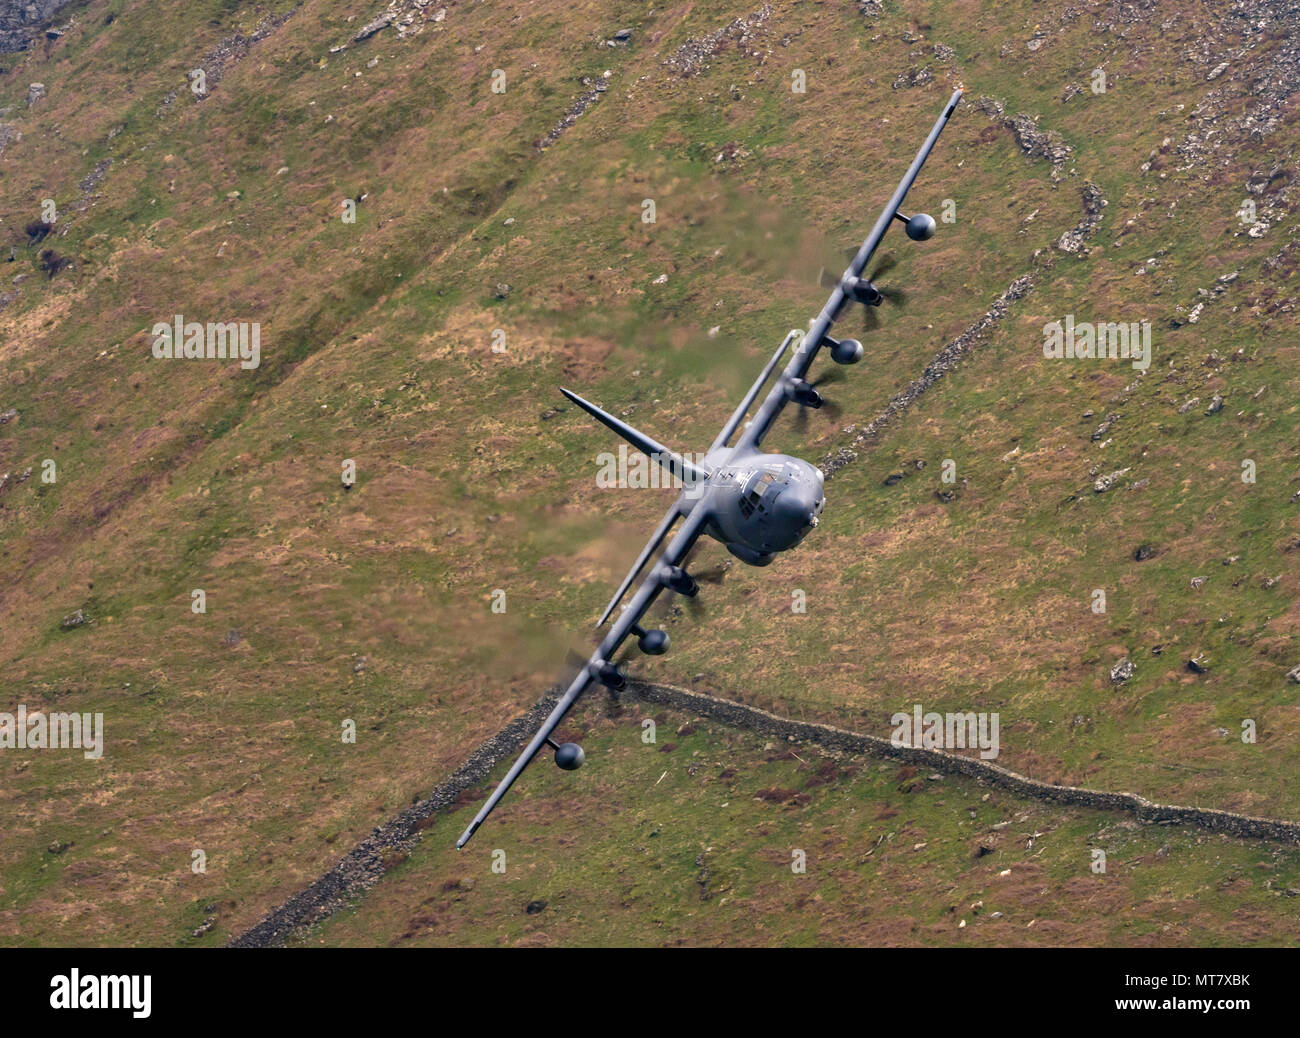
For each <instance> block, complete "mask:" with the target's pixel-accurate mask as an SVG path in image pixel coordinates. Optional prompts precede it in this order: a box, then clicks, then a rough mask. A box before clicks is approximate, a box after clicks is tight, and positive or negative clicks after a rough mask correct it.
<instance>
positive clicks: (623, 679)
mask: <svg viewBox="0 0 1300 1038" xmlns="http://www.w3.org/2000/svg"><path fill="white" fill-rule="evenodd" d="M596 680H597V681H599V682H600V683H601V684H602V685H604V686H605V687H606V688H611V689H613V690H614V691H615V692H617V691H618V690H619V689H621V688H623V687H625V686H626V685H627V675H625V674H624V673H623V672H622V671H621V670H619V669H618V667H616V666H615V665H614V664H612V663H610V662H609V661H608V660H606V661H605V662H604V663H602V664H601V665H600V666H599V667H597V668H596Z"/></svg>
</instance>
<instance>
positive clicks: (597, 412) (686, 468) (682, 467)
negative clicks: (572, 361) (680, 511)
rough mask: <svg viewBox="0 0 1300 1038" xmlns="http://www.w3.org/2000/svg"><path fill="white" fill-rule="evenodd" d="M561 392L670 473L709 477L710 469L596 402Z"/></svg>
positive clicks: (686, 478) (691, 479) (692, 479)
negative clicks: (589, 401) (603, 408)
mask: <svg viewBox="0 0 1300 1038" xmlns="http://www.w3.org/2000/svg"><path fill="white" fill-rule="evenodd" d="M560 392H561V393H563V394H564V395H565V396H566V397H567V398H568V399H570V400H572V401H573V402H574V403H575V404H577V405H578V406H579V407H581V408H582V409H583V410H584V411H586V412H587V414H589V415H591V416H592V417H593V418H594V419H596V421H598V422H600V423H602V424H603V425H607V426H609V428H611V429H613V430H614V431H615V432H616V433H618V434H619V435H620V436H621V437H623V439H625V440H627V442H628V443H630V444H631V445H632V446H633V447H635V448H636V449H637V450H639V451H640V452H641V453H642V454H644V455H645V456H646V457H648V458H649V459H650V460H651V461H654V462H657V463H658V464H659V465H662V466H663V467H664V468H665V469H666V470H667V471H668V472H669V473H671V474H672V475H674V476H676V477H677V478H678V479H680V480H681V481H682V482H683V483H686V484H691V483H702V482H703V481H704V480H706V479H708V478H709V473H708V470H706V469H703V468H701V467H700V466H698V465H696V464H694V463H692V462H689V461H687V460H686V459H685V458H683V457H682V456H681V455H680V454H678V453H677V452H676V451H670V450H669V449H668V448H667V447H665V446H664V445H663V444H662V443H660V442H659V441H658V440H652V439H651V438H650V437H649V436H647V435H646V434H645V433H643V432H639V431H638V430H636V429H633V428H632V426H630V425H628V424H627V423H626V422H620V421H619V420H618V419H617V418H615V417H614V416H613V415H612V414H608V413H606V412H605V411H602V410H601V409H600V408H599V407H597V406H596V405H595V404H592V403H588V402H587V401H586V400H583V399H582V397H580V396H578V394H577V393H570V392H569V391H568V390H567V389H561V390H560Z"/></svg>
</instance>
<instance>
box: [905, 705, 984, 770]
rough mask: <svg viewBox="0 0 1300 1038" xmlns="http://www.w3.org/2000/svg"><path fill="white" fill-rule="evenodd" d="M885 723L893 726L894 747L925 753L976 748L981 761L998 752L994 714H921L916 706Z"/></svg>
mask: <svg viewBox="0 0 1300 1038" xmlns="http://www.w3.org/2000/svg"><path fill="white" fill-rule="evenodd" d="M889 723H890V724H891V725H893V726H894V731H893V734H892V735H890V737H889V741H890V743H892V744H893V745H894V746H920V747H923V748H924V749H927V750H965V749H972V750H973V749H976V748H978V749H979V751H980V757H981V758H982V759H983V760H995V759H996V758H997V755H998V752H999V750H1000V744H999V742H998V729H999V726H1000V723H1001V722H1000V719H999V716H998V715H997V714H986V713H976V712H975V711H973V710H968V711H966V712H964V713H956V714H940V713H934V712H930V713H925V712H923V711H922V709H921V704H920V703H917V704H916V705H915V706H913V707H912V712H911V713H910V714H906V713H901V712H900V713H897V714H894V715H893V716H892V717H891V718H890V719H889Z"/></svg>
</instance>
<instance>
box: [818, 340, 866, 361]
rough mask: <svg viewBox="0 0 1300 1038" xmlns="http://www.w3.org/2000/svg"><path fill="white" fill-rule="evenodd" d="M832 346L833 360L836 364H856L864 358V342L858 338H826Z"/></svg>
mask: <svg viewBox="0 0 1300 1038" xmlns="http://www.w3.org/2000/svg"><path fill="white" fill-rule="evenodd" d="M826 341H827V342H828V343H830V347H831V360H833V361H835V363H836V364H856V363H857V362H858V361H860V360H861V359H862V343H860V342H858V340H857V339H840V340H839V341H838V342H837V341H836V340H835V339H832V338H830V337H829V336H828V337H827V338H826Z"/></svg>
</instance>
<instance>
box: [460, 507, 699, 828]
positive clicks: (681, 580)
mask: <svg viewBox="0 0 1300 1038" xmlns="http://www.w3.org/2000/svg"><path fill="white" fill-rule="evenodd" d="M673 507H674V508H676V507H677V506H676V505H674V506H673ZM670 515H671V513H670ZM709 518H710V514H709V511H708V509H707V508H706V507H705V506H704V503H703V502H700V503H698V504H697V505H696V506H695V509H694V510H693V511H692V512H691V513H690V514H689V515H687V517H686V521H685V522H683V523H682V525H681V528H680V529H678V531H677V533H676V534H675V535H674V536H673V539H672V540H671V541H669V542H668V547H667V548H665V549H664V553H663V555H662V557H661V558H660V559H659V562H658V563H656V564H655V565H654V566H653V567H652V568H651V570H650V572H649V573H647V574H646V576H645V578H644V579H643V580H642V581H641V584H640V586H639V587H638V588H637V591H636V594H635V595H633V596H632V601H631V602H629V603H628V605H627V608H626V609H624V610H623V612H622V613H620V614H619V616H618V618H617V619H615V621H614V623H613V625H612V626H611V627H610V630H609V633H608V634H606V635H605V638H604V640H603V641H602V642H601V643H600V646H599V647H598V648H597V649H596V651H595V652H593V653H592V654H591V657H590V659H588V660H587V662H586V664H584V666H583V668H582V670H580V671H579V672H578V674H577V676H576V677H575V678H574V679H573V681H572V682H571V683H570V684H569V687H568V689H567V690H566V691H565V693H564V695H563V696H561V697H560V701H559V702H558V703H556V704H555V709H554V710H552V711H551V713H550V715H549V716H548V717H547V718H546V720H545V721H544V722H542V726H541V728H539V729H538V730H537V734H536V735H534V736H533V738H532V741H531V742H530V743H529V744H528V745H527V746H526V747H525V748H524V752H523V753H521V754H520V755H519V759H518V760H516V761H515V763H514V765H513V766H512V767H511V768H510V770H509V771H508V772H507V773H506V777H505V778H503V779H502V780H501V784H500V785H499V786H497V788H496V790H495V791H494V792H493V794H492V795H491V796H490V797H489V798H488V801H487V803H486V804H484V805H483V807H482V808H481V809H480V810H479V813H478V814H476V815H475V816H474V820H473V821H472V822H470V824H469V828H467V829H466V830H465V832H464V833H462V834H461V837H460V839H459V840H457V841H456V848H457V849H458V850H459V849H460V848H461V847H464V846H465V844H467V843H468V842H469V838H470V837H471V836H473V835H474V832H475V831H476V830H477V829H478V827H479V826H480V825H482V824H483V820H484V819H485V818H487V816H488V815H490V814H491V813H492V809H493V808H495V807H496V806H497V804H498V803H499V802H500V801H501V798H502V797H503V796H505V795H506V793H507V791H508V790H509V789H510V787H511V786H512V785H514V782H515V779H517V778H518V777H519V776H520V775H521V774H522V773H523V770H524V769H525V768H526V767H528V765H529V764H530V763H531V762H532V759H533V758H534V757H536V756H537V754H538V751H540V750H541V748H542V747H543V746H544V745H546V744H547V743H550V744H551V746H552V747H553V748H557V749H558V747H555V743H554V742H552V741H551V734H552V733H553V732H554V731H555V729H556V728H558V727H559V725H560V722H561V721H563V720H564V716H565V714H567V713H568V712H569V711H570V710H572V709H573V705H574V704H575V703H576V702H577V701H578V700H579V699H580V698H581V696H582V694H583V693H584V692H585V691H586V690H587V688H588V686H590V685H591V683H592V682H593V681H599V682H601V683H602V684H608V685H609V686H610V687H612V688H621V687H622V685H623V682H624V678H623V676H622V674H621V673H620V672H619V670H618V668H617V667H615V666H614V663H613V658H614V655H615V654H616V653H617V652H618V650H619V648H620V646H622V644H623V642H624V641H625V640H626V639H627V636H628V635H629V634H639V633H640V631H641V629H640V627H639V624H640V622H641V618H642V617H643V616H645V613H646V610H647V609H649V608H650V606H651V605H652V604H653V603H654V600H655V599H656V598H658V597H659V595H660V594H661V593H662V592H663V591H664V589H665V588H671V589H672V590H674V591H680V592H681V593H683V594H694V581H692V580H691V578H690V577H689V576H687V575H686V574H685V572H684V571H682V569H681V568H680V567H681V563H682V560H683V559H684V558H686V553H687V552H689V551H690V550H691V548H692V547H693V546H694V545H695V542H696V541H697V540H699V537H700V535H701V534H702V533H703V532H704V527H705V525H706V524H707V523H708V521H709ZM656 532H657V531H656ZM652 543H653V541H652Z"/></svg>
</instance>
